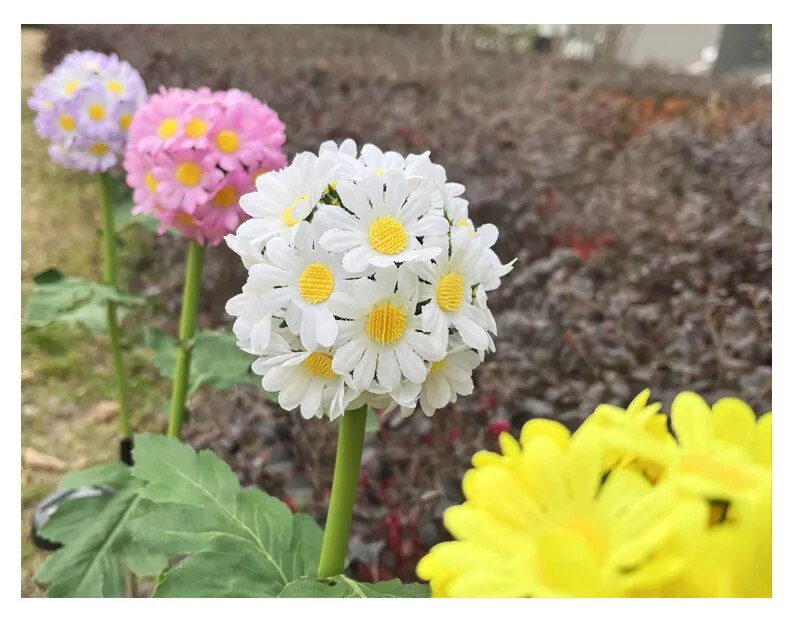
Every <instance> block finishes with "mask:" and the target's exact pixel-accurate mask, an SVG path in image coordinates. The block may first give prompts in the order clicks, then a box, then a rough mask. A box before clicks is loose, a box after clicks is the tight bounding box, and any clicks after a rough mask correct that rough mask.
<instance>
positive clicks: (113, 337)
mask: <svg viewBox="0 0 790 619" xmlns="http://www.w3.org/2000/svg"><path fill="white" fill-rule="evenodd" d="M99 189H100V191H99V197H100V202H101V212H102V218H101V220H102V251H103V253H104V278H103V279H104V283H105V284H106V285H107V286H112V287H114V288H115V287H117V286H118V252H117V249H116V242H115V223H114V221H113V216H114V213H113V205H112V202H111V200H110V177H109V175H108V174H107V172H102V173H101V174H99ZM107 331H108V333H109V335H110V351H111V353H112V362H113V367H114V368H115V385H116V389H117V392H118V425H119V427H120V432H121V438H129V437H130V436H131V435H132V426H131V423H130V421H129V406H128V400H127V392H126V379H125V376H124V370H123V357H122V356H121V332H120V329H119V328H118V315H117V309H116V306H115V303H114V302H113V301H107Z"/></svg>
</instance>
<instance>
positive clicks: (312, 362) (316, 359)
mask: <svg viewBox="0 0 790 619" xmlns="http://www.w3.org/2000/svg"><path fill="white" fill-rule="evenodd" d="M302 365H304V367H305V368H307V371H308V372H310V373H311V374H312V375H313V376H317V377H318V378H323V379H324V380H332V379H333V378H334V377H335V373H334V372H333V371H332V357H330V356H329V355H327V354H326V353H323V352H312V353H310V354H309V355H308V356H307V359H305V360H304V361H302Z"/></svg>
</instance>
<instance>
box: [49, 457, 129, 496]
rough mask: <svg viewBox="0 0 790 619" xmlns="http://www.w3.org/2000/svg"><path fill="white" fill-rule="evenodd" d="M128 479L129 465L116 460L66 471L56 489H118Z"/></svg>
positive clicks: (125, 483)
mask: <svg viewBox="0 0 790 619" xmlns="http://www.w3.org/2000/svg"><path fill="white" fill-rule="evenodd" d="M130 479H131V474H130V472H129V467H128V466H126V465H125V464H123V463H122V462H117V461H116V462H110V463H109V464H100V465H99V466H94V467H91V468H89V469H82V470H81V471H72V472H71V473H67V474H66V475H64V476H63V479H61V480H60V483H59V484H58V490H71V489H73V488H80V487H82V486H107V487H109V488H112V489H114V490H120V489H122V488H123V487H124V486H126V485H127V484H128V483H129V480H130Z"/></svg>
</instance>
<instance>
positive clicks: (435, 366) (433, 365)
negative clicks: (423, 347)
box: [428, 359, 447, 375]
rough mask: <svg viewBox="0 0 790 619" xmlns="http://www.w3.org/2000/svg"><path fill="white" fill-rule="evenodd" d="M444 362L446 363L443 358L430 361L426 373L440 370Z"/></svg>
mask: <svg viewBox="0 0 790 619" xmlns="http://www.w3.org/2000/svg"><path fill="white" fill-rule="evenodd" d="M445 363H447V361H446V360H445V359H442V360H441V361H434V362H433V363H431V367H430V369H429V370H428V374H429V375H430V374H435V373H436V372H438V371H439V370H441V369H442V368H443V367H444V364H445Z"/></svg>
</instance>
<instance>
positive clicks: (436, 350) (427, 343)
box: [406, 331, 447, 361]
mask: <svg viewBox="0 0 790 619" xmlns="http://www.w3.org/2000/svg"><path fill="white" fill-rule="evenodd" d="M406 342H407V343H408V344H409V345H410V346H411V347H412V348H413V349H414V352H416V353H417V354H418V355H420V357H422V358H423V359H425V360H426V361H439V360H440V359H443V358H444V357H445V355H446V353H447V351H446V349H445V347H444V346H443V344H442V342H441V340H440V339H439V338H436V337H433V336H430V335H425V334H424V333H418V332H417V331H410V332H408V333H406Z"/></svg>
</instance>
